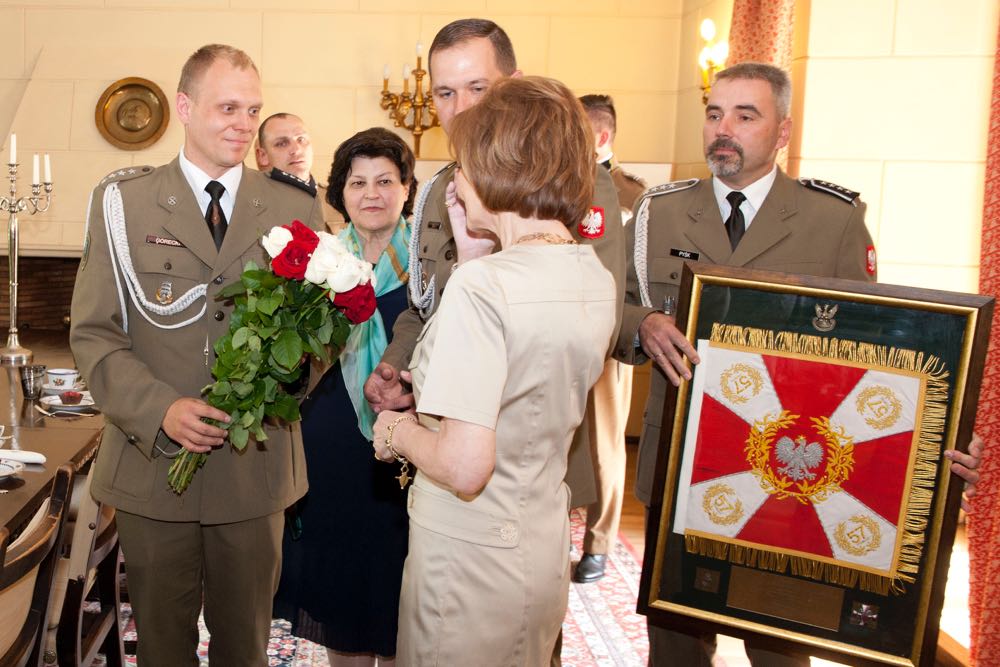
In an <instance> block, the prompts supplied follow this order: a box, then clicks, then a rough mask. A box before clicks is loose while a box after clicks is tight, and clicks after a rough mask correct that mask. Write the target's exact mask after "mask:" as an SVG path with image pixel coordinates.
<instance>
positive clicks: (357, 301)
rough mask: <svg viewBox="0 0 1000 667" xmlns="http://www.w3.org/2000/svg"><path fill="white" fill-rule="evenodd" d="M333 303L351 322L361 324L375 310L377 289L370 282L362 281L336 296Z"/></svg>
mask: <svg viewBox="0 0 1000 667" xmlns="http://www.w3.org/2000/svg"><path fill="white" fill-rule="evenodd" d="M333 305H334V306H336V307H337V310H339V311H340V312H342V313H344V316H345V317H347V320H348V321H349V322H350V323H351V324H361V323H362V322H365V321H367V320H368V318H369V317H371V316H372V313H374V312H375V290H374V289H372V284H371V283H370V282H368V283H362V284H361V285H358V286H357V287H354V288H352V289H349V290H347V291H346V292H341V293H339V294H338V295H337V296H335V297H334V298H333Z"/></svg>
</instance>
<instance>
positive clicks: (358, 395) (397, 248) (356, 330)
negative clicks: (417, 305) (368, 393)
mask: <svg viewBox="0 0 1000 667" xmlns="http://www.w3.org/2000/svg"><path fill="white" fill-rule="evenodd" d="M337 238H339V239H340V240H341V241H343V243H344V245H345V246H347V249H348V250H349V251H350V252H351V253H353V254H354V256H355V257H358V258H359V259H364V253H363V252H362V247H363V246H362V243H361V237H359V236H358V232H357V230H356V229H355V228H354V225H352V224H349V225H348V226H347V227H346V228H345V229H344V231H342V232H340V234H338V235H337ZM409 247H410V223H408V222H407V221H406V219H405V218H403V217H402V216H400V218H399V222H398V223H397V224H396V231H395V232H393V235H392V239H390V240H389V245H388V246H386V249H385V250H384V251H383V252H382V255H381V256H380V257H379V258H378V263H377V264H375V271H374V273H375V297H376V299H377V298H378V297H380V296H382V295H383V294H386V293H388V292H391V291H392V290H394V289H396V288H397V287H400V286H402V285H403V284H405V283H406V280H407V274H406V267H407V266H409V261H410V252H409ZM387 345H388V339H387V337H386V334H385V323H384V322H382V314H381V313H379V312H378V310H377V309H376V310H375V313H374V314H373V315H372V316H371V318H369V319H368V321H367V322H362V323H361V324H356V325H354V326H353V327H352V328H351V333H350V335H349V336H348V337H347V343H345V345H344V351H343V352H342V353H341V355H340V371H341V373H343V375H344V384H345V385H346V386H347V393H348V395H349V396H350V397H351V405H353V406H354V412H355V413H356V414H357V415H358V430H360V431H361V433H362V434H363V435H364V436H365V437H366V438H368V439H369V440H371V439H372V425H373V424H374V423H375V413H374V412H373V411H372V409H371V406H369V405H368V401H366V400H365V395H364V386H365V380H367V379H368V376H369V375H371V374H372V371H373V370H375V367H376V366H377V365H378V362H379V361H381V359H382V353H383V352H385V348H386V346H387Z"/></svg>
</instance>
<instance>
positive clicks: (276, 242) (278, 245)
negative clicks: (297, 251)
mask: <svg viewBox="0 0 1000 667" xmlns="http://www.w3.org/2000/svg"><path fill="white" fill-rule="evenodd" d="M291 240H292V233H291V232H290V231H288V230H287V229H285V228H284V227H272V228H271V232H270V233H268V234H265V235H264V238H263V239H261V244H262V245H263V246H264V250H266V251H267V254H268V255H270V256H271V257H272V258H274V257H277V256H278V255H280V254H281V251H282V250H284V249H285V246H286V245H288V242H289V241H291Z"/></svg>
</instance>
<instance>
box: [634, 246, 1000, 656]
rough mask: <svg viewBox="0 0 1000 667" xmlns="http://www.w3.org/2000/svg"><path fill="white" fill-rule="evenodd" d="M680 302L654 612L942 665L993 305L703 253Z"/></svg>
mask: <svg viewBox="0 0 1000 667" xmlns="http://www.w3.org/2000/svg"><path fill="white" fill-rule="evenodd" d="M680 295H681V296H680V303H679V305H678V310H677V325H678V327H679V328H680V329H681V331H684V332H685V333H686V335H687V337H688V339H689V340H691V341H694V342H695V344H696V348H697V351H698V356H699V357H700V363H698V364H697V365H696V366H695V367H694V374H693V377H692V379H691V380H690V381H688V382H685V383H683V384H682V385H681V386H680V387H679V388H677V389H671V391H669V392H668V394H667V399H666V405H665V407H664V412H663V414H664V417H663V424H662V428H661V436H660V447H659V455H658V459H657V467H656V482H655V486H654V492H653V493H654V495H653V505H652V506H651V508H650V521H649V534H648V535H647V545H652V547H653V548H652V549H650V547H647V555H646V559H645V563H644V566H643V572H642V580H641V588H640V594H639V611H640V612H641V613H644V614H646V615H647V616H648V617H649V622H650V623H653V624H657V625H663V626H666V627H671V628H675V629H680V630H684V631H688V632H694V633H696V634H697V633H705V632H721V633H724V634H729V635H734V636H739V637H743V638H753V639H754V641H755V645H759V646H762V647H766V648H771V649H773V650H778V651H781V650H788V651H793V652H797V653H808V654H810V655H814V656H817V657H824V658H828V659H831V660H835V661H838V662H847V663H850V664H852V665H855V664H873V665H874V664H890V665H929V664H932V663H933V656H934V651H935V647H936V642H937V634H938V621H939V618H940V612H941V607H942V604H943V598H944V586H945V582H946V578H947V571H948V563H949V557H950V553H951V547H952V542H953V540H954V536H955V527H956V523H957V519H958V512H959V505H960V502H961V494H962V487H963V485H962V481H961V480H960V479H958V478H957V477H954V476H953V475H952V474H951V473H950V470H949V463H948V461H947V460H946V459H945V458H944V457H943V453H944V451H945V450H947V449H952V448H954V449H959V450H962V451H964V450H965V448H966V447H967V445H968V443H969V441H970V439H971V437H972V426H973V419H974V415H975V403H976V397H977V395H978V388H979V382H980V380H981V377H982V365H983V360H984V357H985V353H986V345H987V337H988V334H989V326H990V320H991V317H992V311H993V300H992V299H991V298H987V297H982V296H976V295H967V294H955V293H950V292H940V291H932V290H920V289H913V288H902V287H894V286H889V285H873V284H869V283H861V282H854V281H846V280H829V279H817V278H808V277H802V276H790V275H786V274H778V273H769V272H763V271H750V270H746V269H734V268H729V267H721V266H715V265H704V264H698V263H688V264H686V265H685V269H684V275H683V278H682V282H681V289H680Z"/></svg>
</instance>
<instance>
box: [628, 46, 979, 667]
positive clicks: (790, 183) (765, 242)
mask: <svg viewBox="0 0 1000 667" xmlns="http://www.w3.org/2000/svg"><path fill="white" fill-rule="evenodd" d="M790 106H791V82H790V81H789V78H788V75H787V74H786V73H785V72H784V71H783V70H781V69H779V68H777V67H774V66H772V65H764V64H760V63H741V64H739V65H734V66H733V67H730V68H728V69H726V70H723V71H722V72H720V73H719V74H718V75H717V76H716V80H715V84H714V85H713V86H712V91H711V94H710V95H709V98H708V105H707V107H706V110H705V125H704V130H703V139H704V145H705V159H706V161H707V163H708V167H709V169H710V170H711V172H712V178H709V179H703V180H699V179H691V180H687V181H677V182H674V183H668V184H666V185H662V186H658V187H655V188H652V189H650V190H647V191H646V193H645V194H644V195H643V197H642V199H640V202H639V203H637V205H636V211H637V214H636V221H635V229H634V230H633V232H632V233H630V238H629V242H630V244H631V246H630V247H631V248H632V249H634V253H631V257H630V265H629V273H628V285H627V291H626V304H625V311H624V314H623V316H622V328H621V333H620V336H619V339H618V343H617V345H616V350H615V356H616V357H617V358H619V359H621V360H622V361H626V362H630V363H642V362H644V361H645V360H646V359H647V358H651V359H653V360H654V361H655V362H656V364H655V366H656V369H657V371H658V372H654V373H653V378H652V380H651V383H650V392H649V399H648V402H647V405H646V412H645V415H644V419H643V421H644V424H643V430H642V437H641V439H640V442H639V462H638V476H637V480H636V496H638V498H639V499H640V500H641V501H643V502H644V503H645V504H646V505H647V506H648V505H649V503H650V501H651V492H652V486H653V471H654V468H655V465H656V449H657V444H658V442H659V439H660V423H661V418H662V415H663V412H662V411H663V403H664V396H665V393H666V388H667V382H671V383H673V384H675V385H676V384H679V383H680V380H681V378H684V379H690V378H691V371H690V370H689V369H688V367H687V365H686V363H685V359H684V357H687V358H688V359H690V360H691V361H692V362H693V363H698V361H699V359H698V355H697V353H696V352H695V350H694V348H693V347H692V346H691V343H690V342H689V341H688V340H687V339H685V337H684V334H683V333H682V332H681V331H679V330H678V329H677V328H676V327H675V326H674V320H673V317H672V316H671V315H669V314H667V313H664V312H661V311H660V310H659V309H660V307H661V305H663V304H666V303H667V302H668V301H669V299H672V298H673V299H676V297H677V295H678V290H679V286H680V279H681V268H682V265H683V263H684V260H700V261H703V262H713V263H716V264H726V265H729V266H745V267H751V268H757V269H769V270H772V271H783V272H786V273H796V274H806V275H813V276H821V277H829V278H848V279H853V280H868V281H874V280H875V277H876V262H875V247H874V245H873V243H872V239H871V235H869V233H868V230H867V228H866V227H865V205H864V203H863V202H861V200H860V199H859V198H858V193H857V192H852V191H850V190H847V189H846V188H843V187H840V186H838V185H834V184H832V183H827V182H824V181H818V180H814V179H804V178H800V179H798V180H795V179H793V178H790V177H788V176H786V175H785V173H784V172H783V171H782V170H781V169H780V168H778V166H777V165H776V164H775V159H776V157H777V154H778V151H779V150H780V149H781V148H782V147H784V146H785V145H787V144H788V138H789V134H790V132H791V124H792V120H791V118H790V117H789V108H790ZM636 258H638V259H639V261H643V260H644V261H645V268H646V272H645V273H646V276H647V277H648V280H646V281H645V282H646V284H645V285H643V287H642V291H644V292H645V293H646V294H647V295H648V302H647V304H646V305H645V306H643V305H640V304H641V299H640V296H639V294H640V288H639V279H638V277H637V272H636ZM650 302H651V303H650ZM664 310H669V308H664ZM636 341H638V343H639V345H636V344H635V342H636ZM969 451H970V453H969V454H962V453H959V452H948V453H947V454H946V456H947V457H948V458H949V459H950V460H952V461H953V463H952V471H953V472H955V473H956V474H958V475H959V476H960V477H961V478H962V479H964V480H965V481H966V482H967V483H968V484H969V485H970V486H969V489H968V490H967V492H966V495H967V496H972V495H974V493H975V483H976V481H977V480H978V472H977V471H976V468H977V467H978V465H979V457H980V455H981V452H982V442H981V441H980V440H979V439H978V438H976V439H974V441H973V443H972V445H970V448H969ZM966 507H967V505H966ZM647 553H649V551H648V550H647ZM649 636H650V651H649V663H650V664H651V665H666V664H678V665H690V666H693V667H710V666H711V664H712V656H713V654H714V651H715V637H714V636H706V637H694V636H691V635H686V634H683V633H681V632H676V631H672V630H667V629H665V628H659V627H655V626H652V625H651V626H649ZM747 653H748V654H749V656H750V659H751V662H752V663H753V664H754V665H767V666H768V667H807V666H808V665H809V658H808V656H805V655H796V656H792V655H780V654H777V653H772V652H769V651H764V650H761V649H758V648H754V647H753V645H752V644H750V645H749V646H748V650H747Z"/></svg>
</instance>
